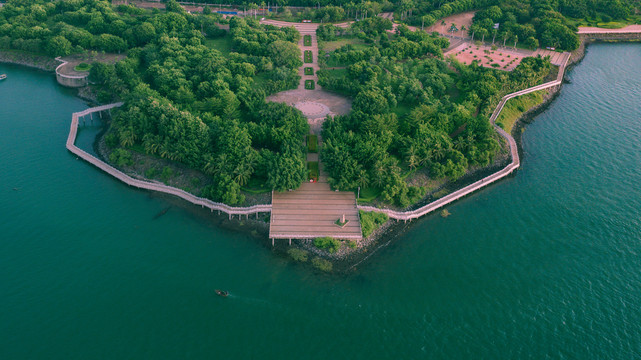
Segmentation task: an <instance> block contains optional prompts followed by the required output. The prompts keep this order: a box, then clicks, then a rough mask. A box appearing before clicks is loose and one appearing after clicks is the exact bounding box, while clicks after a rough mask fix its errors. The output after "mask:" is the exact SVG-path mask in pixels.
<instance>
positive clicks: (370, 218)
mask: <svg viewBox="0 0 641 360" xmlns="http://www.w3.org/2000/svg"><path fill="white" fill-rule="evenodd" d="M358 215H359V216H360V218H361V229H362V231H363V237H365V238H366V237H368V236H369V235H370V234H371V233H372V232H374V230H376V229H378V228H379V227H381V225H383V224H385V223H386V222H387V220H388V219H389V217H388V216H387V214H384V213H378V212H368V211H363V210H359V211H358Z"/></svg>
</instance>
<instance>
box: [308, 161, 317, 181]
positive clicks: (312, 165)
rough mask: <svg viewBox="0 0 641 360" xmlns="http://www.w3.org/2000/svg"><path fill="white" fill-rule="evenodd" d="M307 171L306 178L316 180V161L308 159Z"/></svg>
mask: <svg viewBox="0 0 641 360" xmlns="http://www.w3.org/2000/svg"><path fill="white" fill-rule="evenodd" d="M307 173H308V175H309V176H308V179H309V180H311V179H314V180H318V161H308V162H307Z"/></svg>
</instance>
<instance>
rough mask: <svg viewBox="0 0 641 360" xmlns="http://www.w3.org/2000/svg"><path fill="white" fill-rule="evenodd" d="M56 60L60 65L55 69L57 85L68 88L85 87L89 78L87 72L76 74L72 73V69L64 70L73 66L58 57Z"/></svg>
mask: <svg viewBox="0 0 641 360" xmlns="http://www.w3.org/2000/svg"><path fill="white" fill-rule="evenodd" d="M56 60H58V61H60V62H61V64H60V65H58V67H56V80H57V81H58V84H60V85H62V86H66V87H70V88H79V87H83V86H86V85H87V83H88V80H87V79H88V78H89V73H88V72H87V73H84V74H79V73H76V72H74V71H73V68H71V69H66V68H67V67H71V66H73V64H71V63H69V62H67V61H66V60H63V59H62V58H60V57H57V58H56ZM63 70H64V71H63Z"/></svg>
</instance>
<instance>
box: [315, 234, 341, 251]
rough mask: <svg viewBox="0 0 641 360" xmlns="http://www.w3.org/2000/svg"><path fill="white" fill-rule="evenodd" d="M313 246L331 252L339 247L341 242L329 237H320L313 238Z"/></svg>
mask: <svg viewBox="0 0 641 360" xmlns="http://www.w3.org/2000/svg"><path fill="white" fill-rule="evenodd" d="M314 246H316V247H317V248H319V249H321V250H327V251H329V252H330V253H331V254H333V253H335V252H337V251H338V249H340V248H341V242H340V240H338V239H334V238H331V237H320V238H316V239H314Z"/></svg>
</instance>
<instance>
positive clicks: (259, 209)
mask: <svg viewBox="0 0 641 360" xmlns="http://www.w3.org/2000/svg"><path fill="white" fill-rule="evenodd" d="M122 104H123V103H121V102H120V103H114V104H109V105H103V106H98V107H93V108H89V109H86V110H84V111H80V112H75V113H73V114H72V115H71V129H70V130H69V136H68V137H67V149H68V150H69V151H71V152H72V153H74V154H75V155H77V156H78V157H80V158H82V159H83V160H85V161H87V162H88V163H90V164H92V165H94V166H95V167H97V168H99V169H100V170H102V171H104V172H106V173H107V174H109V175H111V176H113V177H115V178H116V179H118V180H120V181H122V182H124V183H125V184H127V185H129V186H133V187H137V188H139V189H146V190H152V191H158V192H162V193H165V194H170V195H174V196H177V197H179V198H181V199H184V200H186V201H189V202H190V203H192V204H194V205H200V206H201V207H203V208H205V207H207V208H209V209H210V210H211V211H212V212H213V211H214V210H218V211H222V212H225V213H227V214H229V219H231V218H232V215H239V218H240V216H242V215H246V216H247V217H248V218H249V215H250V214H256V216H257V217H258V213H266V212H271V210H272V206H271V205H270V204H264V205H254V206H250V207H232V206H229V205H225V204H221V203H216V202H213V201H211V200H209V199H203V198H200V197H197V196H195V195H193V194H190V193H188V192H186V191H184V190H181V189H178V188H175V187H171V186H167V185H164V184H159V183H155V182H150V181H144V180H138V179H134V178H132V177H131V176H129V175H127V174H125V173H123V172H122V171H120V170H117V169H116V168H114V167H112V166H110V165H108V164H107V163H105V162H104V161H101V160H99V159H98V158H96V157H94V156H92V155H90V154H89V153H87V152H85V151H84V150H82V149H80V148H78V147H77V146H76V145H75V142H76V135H77V134H78V120H79V119H80V118H81V117H85V116H87V115H89V116H92V117H93V113H98V114H99V115H100V117H102V112H103V111H108V110H110V109H113V108H115V107H120V106H122Z"/></svg>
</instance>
